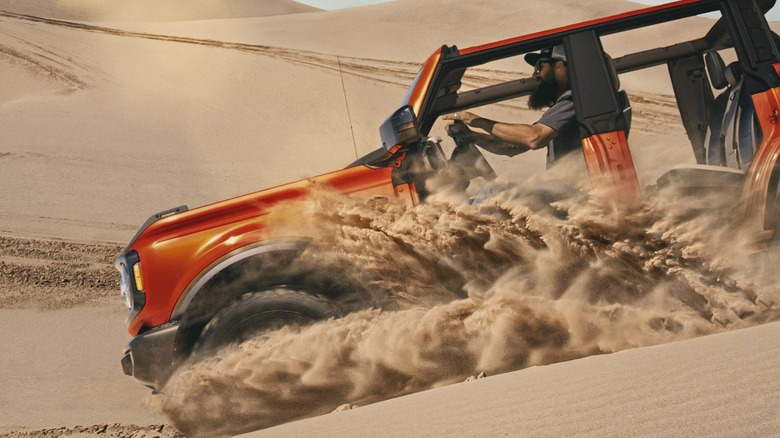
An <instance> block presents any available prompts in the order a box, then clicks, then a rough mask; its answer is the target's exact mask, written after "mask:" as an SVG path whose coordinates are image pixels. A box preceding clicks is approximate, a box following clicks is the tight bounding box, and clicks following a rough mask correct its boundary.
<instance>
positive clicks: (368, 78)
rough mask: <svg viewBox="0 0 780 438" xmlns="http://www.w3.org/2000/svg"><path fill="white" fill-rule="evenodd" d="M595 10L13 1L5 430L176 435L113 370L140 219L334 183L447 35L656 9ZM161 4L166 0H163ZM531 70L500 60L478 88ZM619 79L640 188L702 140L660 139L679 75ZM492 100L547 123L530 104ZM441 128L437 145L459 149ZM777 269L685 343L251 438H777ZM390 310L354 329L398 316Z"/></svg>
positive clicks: (510, 171)
mask: <svg viewBox="0 0 780 438" xmlns="http://www.w3.org/2000/svg"><path fill="white" fill-rule="evenodd" d="M591 3H592V2H579V1H574V0H567V1H564V2H558V4H557V6H556V7H557V8H558V9H559V10H561V11H565V13H560V14H550V13H549V11H548V7H547V6H546V5H545V2H541V1H539V2H526V3H525V4H524V5H523V8H522V9H519V8H518V7H517V6H516V4H517V2H514V1H510V0H497V1H487V0H477V1H472V2H468V4H467V2H461V1H455V0H442V1H439V0H398V1H395V2H391V3H386V4H381V5H375V6H369V7H361V8H354V9H347V10H340V11H329V12H326V11H320V10H316V9H314V8H310V7H306V6H303V5H300V4H298V3H295V2H293V1H289V0H272V1H271V0H268V1H262V2H253V1H249V0H231V1H229V2H224V3H222V4H221V7H219V8H215V7H214V5H215V2H208V1H205V0H204V1H201V2H185V1H184V0H169V1H166V2H151V1H149V2H135V7H134V8H132V10H129V9H121V8H110V7H106V6H105V2H101V1H98V0H79V1H75V0H74V1H73V2H66V1H60V2H49V1H32V0H25V1H22V0H0V77H2V78H3V82H2V84H0V132H2V133H3V137H2V141H0V187H2V189H0V345H2V346H3V350H4V352H3V355H2V356H0V370H2V371H0V385H2V388H3V389H2V391H0V436H12V437H38V436H40V437H43V436H47V437H48V436H51V437H56V436H102V435H109V436H149V437H151V436H175V435H176V434H177V431H176V430H175V429H174V428H173V426H172V424H173V423H176V421H181V418H183V416H181V415H180V416H178V417H175V418H173V419H172V418H168V417H166V416H165V415H164V414H163V412H165V413H167V414H170V413H171V410H170V409H168V410H166V409H164V408H163V409H161V408H160V406H161V404H162V405H164V403H161V402H160V400H159V397H155V396H152V395H151V393H150V391H149V390H147V389H146V388H144V387H143V386H141V385H139V384H137V383H135V382H133V381H132V380H131V379H129V378H127V377H125V376H124V375H123V374H122V372H121V368H120V365H119V358H120V354H121V348H122V345H123V343H124V342H126V341H127V340H128V339H129V338H128V335H127V333H126V329H125V323H124V309H123V305H122V303H121V302H120V301H119V298H118V275H117V274H115V271H114V270H113V266H112V265H113V259H114V258H115V257H116V256H117V255H118V254H119V253H120V252H121V250H122V248H123V246H124V245H125V244H126V243H127V242H128V241H129V239H130V238H131V237H132V236H133V234H134V233H135V231H136V230H137V228H138V227H139V226H140V224H142V223H143V222H144V220H145V219H146V218H147V217H148V216H149V215H151V214H152V213H154V212H157V211H161V210H165V209H168V208H171V207H174V206H177V205H181V204H187V205H189V206H190V207H195V206H199V205H204V204H207V203H210V202H215V201H218V200H221V199H225V198H228V197H232V196H237V195H241V194H244V193H248V192H251V191H255V190H259V189H262V188H265V187H269V186H274V185H278V184H281V183H284V182H288V181H292V180H297V179H300V178H305V177H307V176H313V175H317V174H321V173H324V172H327V171H330V170H334V169H338V168H341V167H343V166H344V165H346V164H348V163H349V162H351V161H353V160H355V159H356V158H357V157H359V156H362V155H364V154H365V153H368V152H370V151H372V150H374V149H375V148H376V147H377V146H378V144H379V143H378V134H377V129H378V126H379V124H380V123H381V122H382V121H383V120H384V119H385V118H386V117H387V115H389V114H390V113H391V112H392V111H393V110H394V109H395V108H396V106H397V104H398V102H400V100H401V98H402V96H403V94H404V92H405V89H406V86H407V84H408V83H409V82H410V81H411V79H412V77H413V76H414V74H415V73H416V71H417V69H418V67H419V64H420V63H421V62H422V61H423V60H424V59H425V58H426V57H427V56H428V54H430V53H431V52H432V51H433V50H435V49H436V48H438V47H440V46H441V45H442V44H456V45H458V46H459V47H468V46H471V45H476V44H481V43H485V42H489V41H495V40H499V39H503V38H508V37H512V36H515V35H518V34H522V33H527V32H532V31H536V30H542V29H545V28H549V27H551V26H559V25H565V24H569V23H573V22H578V21H582V20H587V19H591V18H596V17H599V16H603V15H606V14H610V13H619V12H623V11H627V10H631V9H636V8H639V7H641V6H639V5H636V4H634V3H630V2H627V1H623V0H609V1H603V2H597V3H596V4H595V5H594V4H591ZM157 4H162V5H164V7H163V6H161V7H158V8H152V7H150V6H149V5H157ZM185 4H186V5H187V6H186V7H185V6H184V5H185ZM711 23H712V22H711V20H708V19H706V18H695V19H692V20H691V21H690V25H689V26H685V27H682V28H681V27H679V26H678V27H664V28H662V29H655V30H653V31H652V32H640V33H638V34H637V35H636V36H635V38H632V39H631V40H630V41H626V40H618V39H614V38H612V39H608V40H607V41H605V47H606V49H607V50H608V51H609V52H610V53H611V54H612V55H614V56H619V55H620V54H622V53H626V52H627V51H628V50H632V49H636V47H637V46H636V45H635V44H640V46H639V47H642V46H641V44H648V45H660V44H666V43H670V42H675V41H679V40H684V39H689V38H694V37H697V36H700V35H701V34H702V33H703V32H704V31H705V30H706V29H707V26H708V25H709V24H711ZM399 30H401V31H399ZM648 41H649V42H648ZM235 43H237V44H235ZM517 68H518V67H517V66H515V65H510V64H502V65H499V66H497V68H496V70H484V71H478V72H475V73H474V75H473V76H471V77H470V78H469V80H470V81H472V82H473V83H484V82H485V81H491V80H496V79H498V78H504V77H506V76H507V75H513V74H515V73H516V71H517ZM621 81H622V82H623V87H624V88H625V89H627V90H628V91H629V93H630V94H631V95H632V96H633V97H634V101H633V106H634V114H635V116H634V120H635V122H634V125H633V127H632V129H633V131H632V132H633V133H632V136H634V139H635V140H634V139H632V141H635V143H632V147H634V146H636V147H635V149H634V150H633V153H634V154H635V160H636V161H637V166H638V167H639V170H640V178H641V181H642V183H643V185H647V184H650V183H652V182H653V181H654V180H655V178H657V177H658V176H659V175H660V173H661V172H662V171H663V165H667V164H669V163H675V164H682V163H692V162H693V157H692V154H691V153H690V151H689V150H688V149H686V147H680V148H676V149H673V150H672V152H668V151H667V150H666V149H662V148H661V145H663V146H668V145H669V144H682V145H684V143H685V141H686V140H685V134H684V132H683V131H682V129H681V128H680V127H679V123H678V119H677V115H676V114H675V113H674V107H673V97H672V96H670V95H669V84H668V83H667V82H665V81H663V80H657V79H655V78H653V77H650V76H643V75H625V77H622V78H621ZM485 111H486V113H485V114H487V115H493V116H495V117H499V118H503V119H514V120H520V121H529V122H530V121H533V120H535V117H537V116H538V114H537V113H535V112H532V111H528V110H527V109H525V105H524V102H517V103H512V104H509V105H506V106H501V107H497V108H491V109H486V110H485ZM442 127H443V124H437V126H436V127H435V129H434V134H436V135H439V136H442V137H445V138H446V136H445V135H444V133H443V128H442ZM659 156H661V157H662V158H663V159H662V160H660V161H662V163H660V164H661V165H659V160H658V158H659ZM488 159H489V160H490V161H491V163H492V164H493V165H494V167H495V168H496V169H497V170H498V171H499V172H500V173H501V174H502V175H507V176H509V177H511V176H516V175H523V176H528V175H532V174H537V173H538V172H539V171H540V170H541V169H543V164H542V163H543V161H544V153H543V152H542V153H541V154H540V153H535V154H528V156H525V157H522V158H521V159H507V158H497V157H490V156H489V157H488ZM368 213H370V214H375V213H376V212H368ZM368 213H366V214H368ZM420 215H421V216H424V214H422V213H421V214H420ZM540 226H541V225H540ZM724 272H725V271H724ZM775 278H776V274H773V273H771V272H770V273H769V274H766V275H764V277H763V280H764V281H763V284H762V285H759V286H756V287H757V289H755V290H753V289H749V288H748V289H749V290H748V289H743V291H745V290H746V292H745V295H746V296H747V295H750V294H752V293H754V292H756V291H757V293H758V295H759V296H760V299H756V298H755V297H754V298H753V300H752V302H743V300H742V299H743V298H744V297H742V296H739V297H737V298H734V297H732V296H731V295H728V296H725V298H724V297H723V296H716V297H713V302H718V303H720V302H721V301H722V302H724V303H727V304H724V307H728V306H729V305H731V304H733V305H732V307H735V306H743V307H744V308H746V309H747V310H745V311H744V312H736V316H735V313H734V312H732V313H729V314H727V315H725V316H724V317H723V321H724V323H723V325H718V326H717V327H715V326H712V325H711V324H709V323H708V322H707V321H704V322H702V321H699V320H696V321H695V323H691V324H690V325H688V326H685V327H684V328H683V329H681V330H678V331H677V332H676V333H672V334H671V335H669V336H666V335H663V336H661V335H658V336H656V334H655V333H654V332H653V333H650V334H649V335H647V334H646V333H643V336H644V335H647V336H644V337H643V336H639V337H638V338H636V339H629V338H628V337H626V338H623V339H619V336H616V337H612V338H608V339H607V338H605V339H603V340H602V341H603V342H606V343H607V344H608V345H604V344H598V345H597V347H598V349H599V351H598V352H601V353H604V352H609V351H620V352H616V353H613V354H607V355H596V356H589V355H588V354H585V353H583V351H586V350H587V349H588V348H591V347H593V345H592V344H589V343H587V342H583V343H582V349H581V350H577V351H569V352H567V354H568V355H567V354H563V353H561V352H557V353H556V354H558V353H560V354H559V355H560V356H561V358H562V359H576V360H570V361H566V362H562V363H555V362H558V360H553V359H551V357H552V356H555V355H556V354H545V355H541V356H544V357H541V356H540V358H536V357H535V356H533V355H531V356H532V357H531V358H530V359H529V360H528V362H527V363H528V364H531V365H538V366H534V367H532V368H527V369H523V370H520V371H514V372H506V373H505V371H509V369H510V368H511V367H509V366H508V367H505V368H501V367H498V368H500V373H494V372H493V371H492V370H491V372H489V373H488V377H487V378H485V379H479V380H476V381H471V382H467V383H457V382H460V381H462V380H463V377H464V376H463V375H461V374H459V373H462V372H463V370H459V372H458V373H454V374H453V376H449V377H448V378H444V377H442V376H441V375H438V374H436V373H433V374H435V377H431V378H430V380H429V381H426V382H422V383H420V382H418V383H419V385H418V386H414V385H411V386H412V387H414V388H416V389H417V390H420V391H422V390H424V389H428V390H425V391H422V392H416V393H412V394H409V395H403V396H402V397H397V398H394V399H392V400H388V401H381V402H377V403H374V404H368V405H361V406H360V407H359V408H358V409H353V410H350V411H348V412H338V413H334V414H330V415H324V416H321V417H318V418H312V419H308V420H303V421H300V422H295V423H290V424H287V425H283V426H279V427H278V428H271V429H267V430H265V431H262V432H259V433H258V435H257V436H365V435H369V434H372V435H377V436H409V435H411V436H443V435H463V436H496V435H499V436H500V435H534V436H568V435H582V436H639V435H650V434H653V435H662V436H669V435H677V436H691V435H705V436H706V435H710V436H771V435H777V434H780V432H778V431H779V430H780V424H779V421H780V420H779V416H778V412H780V405H778V397H777V391H778V386H777V382H778V381H780V379H778V377H780V368H778V367H779V366H780V365H778V364H780V361H779V360H778V359H780V358H779V357H778V355H780V351H778V349H777V345H778V343H777V342H776V339H777V336H778V325H777V323H769V324H766V325H762V326H760V327H753V326H755V325H760V324H761V323H766V322H770V321H773V320H776V319H777V314H776V305H777V304H776V302H774V304H773V302H772V299H774V298H776V297H777V295H776V294H777V290H776V287H775V286H774V284H775V283H776V281H774V279H775ZM740 286H742V284H740ZM655 296H656V295H649V296H648V297H649V298H648V300H650V298H652V297H655ZM751 296H752V295H751ZM762 300H763V301H762ZM734 303H736V304H734ZM558 305H560V306H563V305H564V304H562V303H559V304H558ZM773 305H774V306H775V307H773ZM756 309H758V310H756ZM643 310H644V309H643ZM652 310H653V311H654V312H655V311H656V310H657V309H656V308H652ZM764 311H765V312H764ZM567 312H569V310H567ZM593 312H594V313H593V315H599V317H603V316H604V315H605V314H607V313H608V312H615V313H617V310H616V309H615V308H610V307H607V308H598V307H596V308H594V309H593ZM751 312H752V313H751ZM762 312H764V313H762ZM564 313H566V312H564ZM650 313H651V315H649V316H648V315H646V314H644V313H641V317H642V318H648V319H652V318H655V315H654V314H653V312H650ZM756 314H757V315H758V317H756V316H753V315H756ZM429 315H430V314H429ZM744 315H747V316H744ZM435 316H436V315H435V314H434V317H435ZM686 316H688V315H687V314H686ZM360 318H365V320H361V319H360ZM385 318H386V317H385V316H383V315H380V316H376V315H358V316H357V317H356V318H355V322H358V323H361V324H365V323H367V321H372V322H376V321H378V322H382V321H384V323H385V324H390V323H391V322H393V319H392V317H388V318H389V319H385ZM581 318H585V316H584V315H583V316H581ZM616 318H617V319H620V317H616ZM398 319H399V320H401V316H399V317H398ZM652 320H653V321H657V319H652ZM435 321H436V320H435V318H434V322H435ZM624 322H625V321H624ZM684 322H685V319H683V325H685V324H684ZM666 323H667V325H668V324H671V323H669V322H668V321H667V322H666ZM661 324H662V325H663V324H664V323H661ZM380 325H381V324H380ZM691 327H693V328H691ZM333 329H334V330H337V329H339V327H338V326H337V325H336V326H334V327H333ZM736 329H740V330H736ZM574 332H576V331H574ZM616 332H617V330H616ZM705 334H708V335H710V336H706V337H701V338H699V337H698V336H701V335H705ZM314 335H315V334H314V333H312V334H311V336H314ZM303 338H304V339H306V337H305V336H304V337H303ZM692 338H695V339H692ZM314 339H316V337H315V338H314ZM607 341H608V342H607ZM669 342H671V343H669ZM660 344H663V345H660ZM635 347H642V348H635ZM623 350H627V351H623ZM588 351H590V350H588ZM231 359H235V358H231ZM236 360H238V359H236ZM227 362H229V361H226V363H227ZM237 363H238V364H239V365H240V364H242V363H243V362H241V361H240V360H238V362H237ZM249 363H250V364H251V361H250V362H249ZM516 368H520V367H515V368H514V369H516ZM480 371H483V369H479V368H476V369H473V370H468V372H467V373H466V374H467V375H468V374H474V375H477V374H478V373H479V372H480ZM360 372H361V371H360V370H357V371H356V374H355V375H360ZM430 388H434V389H430ZM402 392H403V391H402ZM407 392H415V391H407ZM364 395H365V397H364V399H365V400H370V401H372V402H376V401H378V400H379V399H381V397H379V396H377V395H376V394H374V393H370V394H368V393H367V394H364ZM396 395H400V393H399V394H396ZM350 402H351V401H350V400H342V401H336V400H334V401H332V402H331V401H329V402H328V404H326V405H324V406H321V407H319V411H318V412H320V413H322V412H330V411H332V410H334V409H335V408H336V407H338V406H339V405H340V404H342V403H350ZM272 420H273V419H271V421H270V422H269V423H268V424H273V421H272ZM239 429H240V428H237V429H235V430H239Z"/></svg>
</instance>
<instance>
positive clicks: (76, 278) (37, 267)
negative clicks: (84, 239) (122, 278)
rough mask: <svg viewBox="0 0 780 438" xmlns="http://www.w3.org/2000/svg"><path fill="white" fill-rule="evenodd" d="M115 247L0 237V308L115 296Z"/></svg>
mask: <svg viewBox="0 0 780 438" xmlns="http://www.w3.org/2000/svg"><path fill="white" fill-rule="evenodd" d="M120 252H121V247H120V246H116V245H110V244H98V243H95V244H89V243H77V242H68V241H57V240H39V239H22V238H15V237H2V236H0V309H4V308H19V307H37V308H41V309H61V308H68V307H73V306H77V305H81V304H86V303H88V302H94V301H96V300H100V299H104V298H115V297H116V295H117V291H118V287H119V276H118V274H117V272H116V270H115V269H114V266H113V265H114V259H115V258H116V257H117V255H119V253H120Z"/></svg>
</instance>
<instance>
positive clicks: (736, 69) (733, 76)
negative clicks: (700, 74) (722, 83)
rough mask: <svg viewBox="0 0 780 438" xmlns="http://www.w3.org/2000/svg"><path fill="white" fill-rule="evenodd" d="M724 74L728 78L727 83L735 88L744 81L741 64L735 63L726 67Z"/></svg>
mask: <svg viewBox="0 0 780 438" xmlns="http://www.w3.org/2000/svg"><path fill="white" fill-rule="evenodd" d="M723 74H724V76H725V77H726V82H728V83H729V85H731V86H732V87H733V86H734V85H737V83H738V82H739V81H740V79H742V67H740V66H739V62H737V61H734V62H732V63H731V64H729V65H728V67H726V70H725V71H724V72H723Z"/></svg>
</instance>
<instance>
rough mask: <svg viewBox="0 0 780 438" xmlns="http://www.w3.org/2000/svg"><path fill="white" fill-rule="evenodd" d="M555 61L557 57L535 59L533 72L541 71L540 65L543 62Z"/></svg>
mask: <svg viewBox="0 0 780 438" xmlns="http://www.w3.org/2000/svg"><path fill="white" fill-rule="evenodd" d="M555 61H557V59H549V58H548V59H540V60H538V61H536V64H534V74H537V73H539V72H541V71H542V66H543V65H544V64H552V63H554V62H555Z"/></svg>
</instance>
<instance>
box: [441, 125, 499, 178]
mask: <svg viewBox="0 0 780 438" xmlns="http://www.w3.org/2000/svg"><path fill="white" fill-rule="evenodd" d="M467 134H468V128H467V127H466V125H465V124H464V123H463V122H459V121H458V122H454V123H453V124H452V125H451V126H450V128H449V129H448V130H447V135H449V136H450V137H451V138H452V140H453V141H454V142H455V150H454V151H452V156H451V157H450V166H451V167H455V168H457V169H458V173H459V175H458V176H459V177H460V178H462V179H463V180H464V181H465V182H466V184H468V181H470V180H472V179H474V178H477V177H480V176H481V177H483V178H485V180H487V181H492V180H494V179H496V172H495V171H494V170H493V167H492V166H490V163H488V161H487V159H485V156H484V155H482V152H481V151H480V150H479V148H477V147H476V146H475V145H474V143H470V142H468V140H466V136H467ZM453 165H454V166H453Z"/></svg>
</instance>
